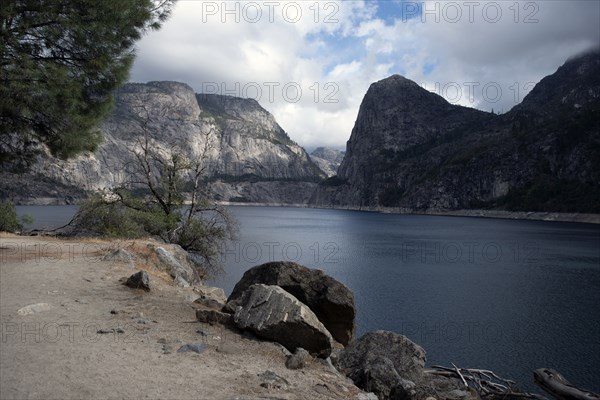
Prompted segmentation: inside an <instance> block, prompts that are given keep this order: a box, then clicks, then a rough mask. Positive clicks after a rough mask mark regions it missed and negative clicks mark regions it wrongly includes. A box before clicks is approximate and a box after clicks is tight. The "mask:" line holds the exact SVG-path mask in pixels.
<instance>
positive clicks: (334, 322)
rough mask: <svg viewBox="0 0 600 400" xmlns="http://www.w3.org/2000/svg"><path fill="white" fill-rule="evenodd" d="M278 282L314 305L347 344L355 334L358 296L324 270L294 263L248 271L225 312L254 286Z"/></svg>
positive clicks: (299, 298)
mask: <svg viewBox="0 0 600 400" xmlns="http://www.w3.org/2000/svg"><path fill="white" fill-rule="evenodd" d="M256 283H262V284H265V285H277V286H279V287H281V288H282V289H284V290H285V291H286V292H288V293H290V294H292V295H293V296H294V297H296V298H297V299H298V300H300V301H301V302H302V303H304V304H306V305H307V306H308V308H310V309H311V310H312V311H313V312H314V313H315V315H316V316H317V318H318V319H319V321H321V323H322V324H323V325H325V327H326V328H327V330H328V331H329V332H330V333H331V336H333V338H334V339H335V340H337V341H338V342H340V343H341V344H343V345H344V346H345V345H347V344H348V343H349V342H350V340H352V337H353V336H354V328H355V326H354V317H355V315H356V310H355V308H354V295H353V294H352V291H351V290H350V289H348V288H347V287H346V286H345V285H344V284H342V283H340V282H338V281H337V280H335V279H333V278H332V277H330V276H329V275H327V274H325V273H324V272H323V271H321V270H318V269H310V268H306V267H304V266H302V265H299V264H296V263H293V262H283V261H279V262H271V263H266V264H262V265H259V266H256V267H253V268H251V269H249V270H248V271H246V272H245V273H244V276H243V277H242V279H241V280H240V281H239V282H238V283H237V284H236V285H235V287H234V288H233V292H232V293H231V295H230V296H229V299H228V301H227V305H226V306H225V309H224V311H227V312H234V310H235V308H236V307H237V306H239V305H240V299H241V297H242V295H243V293H244V291H246V289H248V288H249V287H250V286H251V285H254V284H256Z"/></svg>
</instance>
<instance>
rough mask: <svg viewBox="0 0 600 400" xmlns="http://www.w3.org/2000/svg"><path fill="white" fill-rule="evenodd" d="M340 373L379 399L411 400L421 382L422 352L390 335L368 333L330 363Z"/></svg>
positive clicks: (380, 332)
mask: <svg viewBox="0 0 600 400" xmlns="http://www.w3.org/2000/svg"><path fill="white" fill-rule="evenodd" d="M334 364H335V366H336V367H337V368H338V370H339V371H340V372H342V373H343V374H345V375H346V376H347V377H349V378H350V379H352V380H353V381H354V384H356V385H357V386H358V387H360V388H362V389H363V390H366V391H368V392H373V393H375V394H376V395H377V397H379V398H380V399H392V398H393V399H413V398H415V396H416V384H415V382H420V381H422V380H423V376H424V373H423V368H424V366H425V350H423V348H422V347H421V346H419V345H417V344H415V343H413V342H412V341H410V340H409V339H408V338H406V337H405V336H403V335H399V334H397V333H394V332H387V331H376V332H369V333H367V334H365V335H364V336H362V337H361V338H360V339H357V340H355V341H353V342H352V343H350V345H348V346H347V347H346V348H345V349H343V350H342V351H341V352H340V353H339V354H338V356H337V357H336V359H335V360H334Z"/></svg>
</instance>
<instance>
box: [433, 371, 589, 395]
mask: <svg viewBox="0 0 600 400" xmlns="http://www.w3.org/2000/svg"><path fill="white" fill-rule="evenodd" d="M425 373H428V374H432V375H438V376H445V377H450V378H457V379H460V380H461V381H462V383H463V384H464V386H465V388H472V389H474V390H475V391H477V394H478V395H479V397H481V398H502V399H511V398H513V399H536V400H546V399H545V397H543V396H540V395H538V394H533V393H521V392H519V391H517V390H515V389H514V388H513V385H514V384H515V382H514V381H511V380H510V379H504V378H501V377H499V376H498V375H496V374H495V373H493V372H492V371H488V370H485V369H467V368H458V367H457V366H456V365H454V364H452V368H448V367H442V366H439V365H434V366H432V367H431V368H429V369H426V370H425ZM594 400H596V399H594ZM598 400H600V399H598Z"/></svg>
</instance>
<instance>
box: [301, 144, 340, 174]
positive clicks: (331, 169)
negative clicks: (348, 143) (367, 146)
mask: <svg viewBox="0 0 600 400" xmlns="http://www.w3.org/2000/svg"><path fill="white" fill-rule="evenodd" d="M344 154H346V152H345V151H340V150H335V149H330V148H328V147H317V148H316V149H314V150H313V152H312V153H310V159H311V160H312V161H313V162H314V163H315V164H316V165H317V166H318V167H319V168H320V169H321V171H323V172H324V173H325V174H326V175H327V177H331V176H334V175H336V174H337V170H338V168H339V167H340V164H341V163H342V160H343V159H344Z"/></svg>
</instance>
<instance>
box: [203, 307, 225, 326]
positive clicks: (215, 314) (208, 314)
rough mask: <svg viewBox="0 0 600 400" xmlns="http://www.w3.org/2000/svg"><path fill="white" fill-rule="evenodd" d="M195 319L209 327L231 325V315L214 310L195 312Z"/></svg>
mask: <svg viewBox="0 0 600 400" xmlns="http://www.w3.org/2000/svg"><path fill="white" fill-rule="evenodd" d="M196 319H197V320H198V321H199V322H204V323H207V324H211V325H214V324H221V325H231V324H232V323H233V315H231V314H227V313H223V312H220V311H215V310H196Z"/></svg>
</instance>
